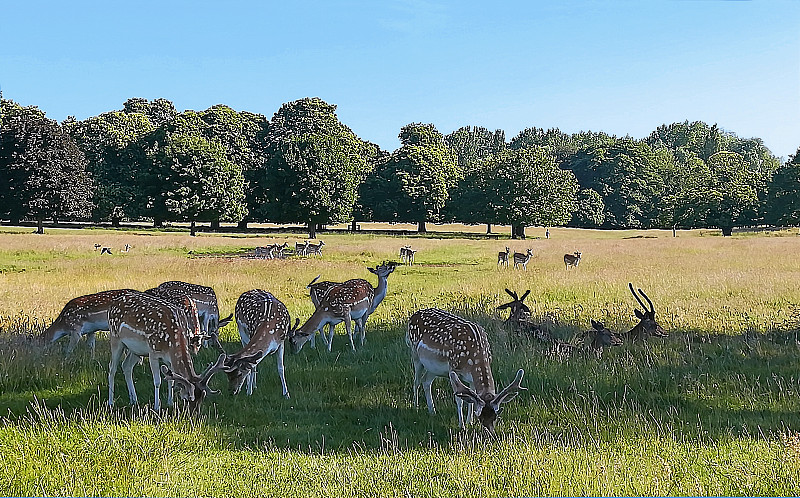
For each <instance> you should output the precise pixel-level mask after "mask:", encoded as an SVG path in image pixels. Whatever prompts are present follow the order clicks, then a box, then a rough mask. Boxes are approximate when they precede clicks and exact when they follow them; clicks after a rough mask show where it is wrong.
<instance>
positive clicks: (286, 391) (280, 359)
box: [275, 342, 289, 399]
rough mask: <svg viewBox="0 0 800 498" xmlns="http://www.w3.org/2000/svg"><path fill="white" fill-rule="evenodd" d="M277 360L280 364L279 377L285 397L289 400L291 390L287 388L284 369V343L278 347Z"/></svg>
mask: <svg viewBox="0 0 800 498" xmlns="http://www.w3.org/2000/svg"><path fill="white" fill-rule="evenodd" d="M275 359H276V360H277V362H278V377H279V378H280V379H281V388H282V389H283V397H284V398H286V399H288V398H289V388H288V387H286V375H285V372H284V368H283V343H282V342H281V343H280V344H279V345H278V350H277V351H275Z"/></svg>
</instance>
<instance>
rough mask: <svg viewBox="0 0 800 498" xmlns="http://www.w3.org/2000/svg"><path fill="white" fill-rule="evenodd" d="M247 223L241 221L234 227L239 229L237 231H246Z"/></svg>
mask: <svg viewBox="0 0 800 498" xmlns="http://www.w3.org/2000/svg"><path fill="white" fill-rule="evenodd" d="M247 223H248V222H247V220H242V221H240V222H239V224H238V225H236V226H237V227H238V228H239V230H247Z"/></svg>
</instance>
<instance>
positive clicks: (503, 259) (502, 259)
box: [497, 247, 511, 268]
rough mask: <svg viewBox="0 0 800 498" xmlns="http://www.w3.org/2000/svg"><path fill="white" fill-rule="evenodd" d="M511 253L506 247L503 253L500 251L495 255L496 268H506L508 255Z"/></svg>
mask: <svg viewBox="0 0 800 498" xmlns="http://www.w3.org/2000/svg"><path fill="white" fill-rule="evenodd" d="M509 253H511V249H510V248H509V247H506V250H505V251H500V252H498V253H497V266H505V267H506V268H508V255H509Z"/></svg>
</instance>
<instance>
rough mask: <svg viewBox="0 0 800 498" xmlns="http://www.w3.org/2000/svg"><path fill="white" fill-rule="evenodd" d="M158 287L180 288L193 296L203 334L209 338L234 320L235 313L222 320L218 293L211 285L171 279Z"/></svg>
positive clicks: (189, 295)
mask: <svg viewBox="0 0 800 498" xmlns="http://www.w3.org/2000/svg"><path fill="white" fill-rule="evenodd" d="M158 289H162V290H163V289H178V290H180V291H182V292H183V293H184V294H185V295H187V296H188V297H190V298H192V300H193V301H194V302H195V305H196V306H197V313H198V315H199V316H200V330H202V331H203V335H205V336H207V337H209V338H213V337H215V336H217V335H218V334H219V329H221V328H223V327H225V326H226V325H228V324H229V323H231V321H232V320H233V313H231V314H230V315H229V316H228V317H227V318H224V319H222V320H220V318H219V305H218V304H217V294H216V293H215V292H214V289H212V288H211V287H206V286H205V285H197V284H190V283H187V282H181V281H178V280H171V281H169V282H164V283H163V284H161V285H159V286H158Z"/></svg>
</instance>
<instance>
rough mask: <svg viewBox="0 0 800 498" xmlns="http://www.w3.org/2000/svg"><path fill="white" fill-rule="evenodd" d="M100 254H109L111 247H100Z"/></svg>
mask: <svg viewBox="0 0 800 498" xmlns="http://www.w3.org/2000/svg"><path fill="white" fill-rule="evenodd" d="M100 254H111V248H110V247H103V248H101V249H100Z"/></svg>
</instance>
